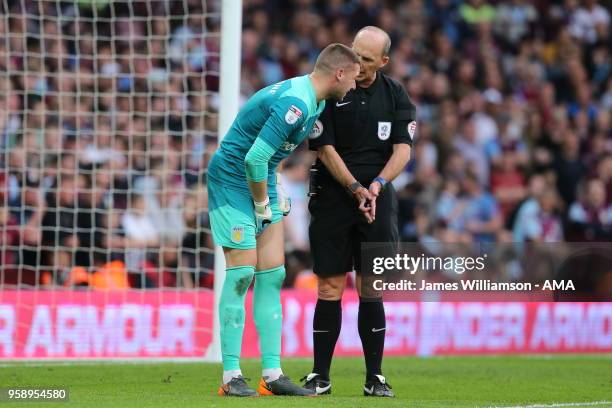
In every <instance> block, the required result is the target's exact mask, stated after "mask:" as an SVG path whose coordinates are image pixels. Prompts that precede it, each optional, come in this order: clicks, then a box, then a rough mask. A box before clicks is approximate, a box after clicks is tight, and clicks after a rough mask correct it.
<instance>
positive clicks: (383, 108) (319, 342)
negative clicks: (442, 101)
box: [302, 26, 416, 397]
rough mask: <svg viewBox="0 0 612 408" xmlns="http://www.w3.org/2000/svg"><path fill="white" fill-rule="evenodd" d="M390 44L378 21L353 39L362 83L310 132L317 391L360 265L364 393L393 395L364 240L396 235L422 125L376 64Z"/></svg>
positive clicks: (309, 380) (324, 389) (313, 377)
mask: <svg viewBox="0 0 612 408" xmlns="http://www.w3.org/2000/svg"><path fill="white" fill-rule="evenodd" d="M390 46H391V40H390V38H389V36H388V34H387V33H386V32H384V31H383V30H381V29H380V28H377V27H372V26H368V27H365V28H362V29H361V30H360V31H359V32H358V33H357V35H356V36H355V39H354V41H353V51H355V52H356V53H357V55H358V56H359V57H360V60H361V72H360V73H359V75H358V76H357V78H356V81H357V88H356V89H355V90H354V91H350V92H349V93H348V94H347V95H346V97H345V98H344V100H342V101H340V102H332V101H327V104H326V107H325V110H324V111H323V113H322V114H321V117H320V118H319V120H318V121H317V122H316V124H315V127H314V129H313V131H312V133H311V135H310V140H309V143H310V149H311V150H316V151H317V162H316V164H315V166H314V168H313V171H312V174H311V176H312V179H311V199H310V203H309V210H310V213H311V215H312V219H311V223H310V245H311V250H312V256H313V261H314V272H315V274H316V275H317V278H318V282H317V283H318V301H317V306H316V309H315V314H314V320H313V349H314V366H313V369H312V373H310V374H308V375H307V376H306V377H304V378H303V379H302V380H304V381H305V384H304V387H306V388H309V389H313V390H315V391H316V392H317V394H329V393H330V392H331V381H330V378H329V369H330V366H331V359H332V355H333V352H334V347H335V345H336V341H337V340H338V335H339V334H340V326H341V320H342V311H341V303H340V300H341V298H342V293H343V291H344V287H345V283H346V273H347V272H349V271H352V270H353V269H354V270H355V271H356V272H357V290H358V293H359V299H360V302H359V317H358V327H359V336H360V337H361V343H362V345H363V353H364V356H365V363H366V371H367V373H366V379H365V386H364V395H366V396H378V397H392V396H394V394H393V391H391V389H390V388H391V387H390V385H389V384H388V383H387V382H386V379H385V377H383V375H382V370H381V364H382V357H383V349H384V342H385V310H384V307H383V303H382V299H381V295H380V293H377V294H376V295H371V294H368V293H367V290H366V289H367V286H365V285H364V287H363V288H362V286H361V285H362V276H361V262H360V251H361V243H362V242H391V243H397V242H398V239H399V238H398V237H399V235H398V226H397V208H398V204H397V197H396V192H395V190H394V188H393V186H392V185H391V183H390V181H391V180H393V179H394V178H395V177H396V176H397V175H398V174H399V173H401V171H402V170H403V169H404V167H405V166H406V164H407V163H408V161H409V159H410V148H411V145H412V138H413V136H414V133H415V131H416V108H415V106H414V104H413V103H412V102H411V101H410V98H409V97H408V94H407V93H406V91H405V90H404V89H403V87H402V86H401V85H400V84H399V83H398V82H396V81H395V80H393V79H391V78H390V77H388V76H387V75H385V74H383V73H381V72H378V71H379V69H381V68H382V67H384V66H385V65H386V64H387V63H388V62H389V48H390ZM364 272H368V271H364ZM369 272H370V273H371V271H369ZM364 280H365V279H364ZM364 290H366V293H364Z"/></svg>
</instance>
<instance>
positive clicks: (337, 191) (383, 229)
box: [308, 183, 399, 277]
mask: <svg viewBox="0 0 612 408" xmlns="http://www.w3.org/2000/svg"><path fill="white" fill-rule="evenodd" d="M308 209H309V210H310V214H311V220H310V228H309V235H310V250H311V252H312V258H313V262H314V266H313V270H314V273H315V274H316V275H317V276H321V277H329V276H338V275H343V274H345V273H346V272H350V271H352V270H353V269H354V270H355V271H356V272H357V273H359V274H360V273H361V243H362V242H394V243H395V242H398V241H399V234H398V226H397V211H398V204H397V194H396V192H395V189H394V188H393V185H391V183H388V184H387V185H386V187H385V189H384V190H383V192H382V193H381V194H380V195H379V196H378V198H377V199H376V220H375V221H374V222H373V223H372V224H368V222H367V221H366V219H365V217H364V216H363V215H362V213H361V211H359V209H358V207H357V201H356V200H355V199H354V198H353V196H352V195H350V194H349V193H347V192H346V190H345V189H344V188H342V187H341V186H340V185H339V184H338V183H334V184H331V183H330V184H327V185H324V186H322V188H321V189H319V190H318V192H317V195H316V196H314V197H311V199H310V202H309V204H308Z"/></svg>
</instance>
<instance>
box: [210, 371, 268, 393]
mask: <svg viewBox="0 0 612 408" xmlns="http://www.w3.org/2000/svg"><path fill="white" fill-rule="evenodd" d="M248 380H249V379H248V378H244V377H243V376H241V375H239V376H238V377H234V378H232V379H231V380H230V382H228V383H227V384H223V385H222V386H221V387H219V391H217V394H219V395H220V396H222V397H258V396H259V394H257V392H255V390H254V389H252V388H251V387H249V384H247V381H248Z"/></svg>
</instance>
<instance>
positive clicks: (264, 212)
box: [253, 197, 272, 235]
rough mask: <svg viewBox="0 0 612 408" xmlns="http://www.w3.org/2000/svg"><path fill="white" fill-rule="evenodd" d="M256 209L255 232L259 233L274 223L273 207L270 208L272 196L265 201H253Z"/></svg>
mask: <svg viewBox="0 0 612 408" xmlns="http://www.w3.org/2000/svg"><path fill="white" fill-rule="evenodd" d="M253 205H254V207H255V208H254V211H255V234H256V235H259V234H261V233H262V232H263V230H264V229H265V228H266V227H267V226H268V225H270V224H271V223H272V209H271V208H270V197H266V199H265V200H264V201H261V202H257V201H253Z"/></svg>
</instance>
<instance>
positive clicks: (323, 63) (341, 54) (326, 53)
mask: <svg viewBox="0 0 612 408" xmlns="http://www.w3.org/2000/svg"><path fill="white" fill-rule="evenodd" d="M352 64H359V57H358V56H357V54H355V52H354V51H353V50H352V49H350V48H349V47H347V46H346V45H343V44H340V43H333V44H330V45H328V46H327V47H325V48H324V49H323V51H321V53H320V54H319V56H318V57H317V62H316V63H315V71H319V72H324V73H331V72H334V71H335V70H337V69H340V68H347V67H348V66H349V65H352Z"/></svg>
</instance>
